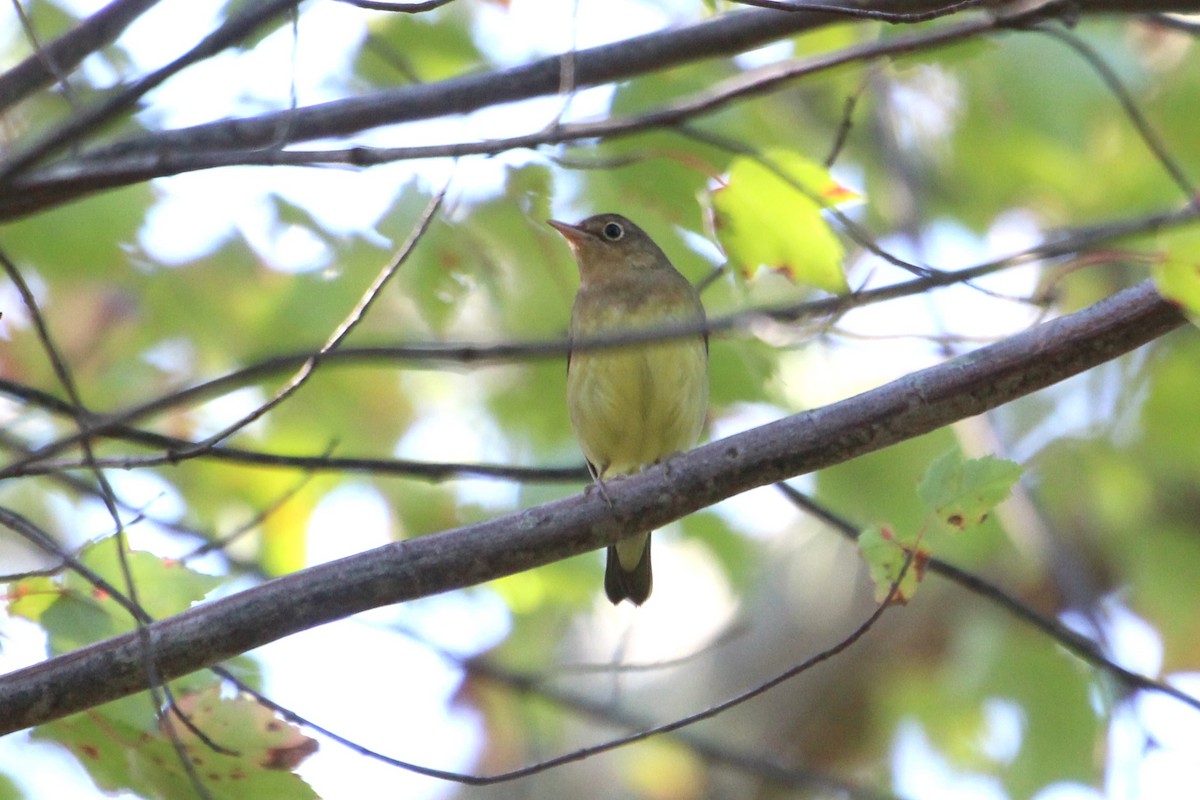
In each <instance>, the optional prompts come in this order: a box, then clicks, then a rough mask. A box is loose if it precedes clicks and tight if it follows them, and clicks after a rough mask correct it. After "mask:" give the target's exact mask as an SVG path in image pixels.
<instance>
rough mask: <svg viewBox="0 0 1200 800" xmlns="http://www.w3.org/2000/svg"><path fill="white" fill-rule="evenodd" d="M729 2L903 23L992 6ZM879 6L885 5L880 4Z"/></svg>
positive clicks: (986, 0)
mask: <svg viewBox="0 0 1200 800" xmlns="http://www.w3.org/2000/svg"><path fill="white" fill-rule="evenodd" d="M730 2H733V3H737V4H738V5H743V6H753V7H755V8H771V9H774V10H776V11H792V12H796V11H820V12H823V13H826V14H836V15H837V16H840V17H845V18H847V19H865V20H873V21H875V22H891V23H906V24H911V23H918V22H928V21H929V20H932V19H937V18H938V17H944V16H947V15H949V14H958V13H961V12H963V11H967V10H969V9H971V8H978V7H981V6H987V5H994V3H993V2H992V0H959V2H956V3H948V4H946V5H944V6H941V7H939V8H930V9H925V10H922V11H887V10H883V9H878V8H869V7H863V6H859V5H842V4H838V3H811V2H809V1H808V0H730ZM883 5H887V4H886V3H884V4H883ZM895 5H896V6H897V7H898V8H903V7H904V5H903V4H900V3H897V4H895Z"/></svg>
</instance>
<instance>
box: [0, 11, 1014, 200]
mask: <svg viewBox="0 0 1200 800" xmlns="http://www.w3.org/2000/svg"><path fill="white" fill-rule="evenodd" d="M999 27H1002V24H1001V23H1000V22H999V21H997V20H994V19H990V18H982V19H979V20H974V21H968V22H965V23H960V24H954V25H946V26H943V27H942V28H939V29H936V30H934V31H931V32H927V33H922V34H914V35H910V36H898V37H894V38H889V39H881V40H878V41H871V42H866V43H863V44H859V45H853V46H851V47H848V48H846V49H844V50H840V51H837V52H834V53H829V54H825V55H821V56H815V57H812V58H804V59H795V60H789V61H786V62H783V63H780V64H772V65H769V66H765V67H760V68H758V69H754V70H749V71H747V72H744V73H742V74H740V75H738V76H736V77H733V78H730V79H728V80H726V81H723V82H720V83H718V84H716V85H714V86H712V87H710V88H709V89H706V90H704V91H702V92H698V93H696V94H694V95H691V96H689V97H686V98H683V99H680V100H676V101H674V102H671V103H667V104H665V105H663V106H661V107H659V108H657V109H654V110H651V111H648V112H645V113H642V114H637V115H633V116H629V117H623V118H618V119H608V120H599V121H594V122H581V123H573V124H567V125H554V126H551V127H543V128H541V129H540V130H537V131H535V132H532V133H527V134H520V135H516V136H510V137H505V138H499V139H485V140H474V141H466V142H450V143H445V144H436V145H414V146H408V147H362V146H357V147H351V148H342V149H330V150H315V149H306V150H282V149H279V148H278V147H264V146H262V145H260V144H258V143H254V144H252V145H251V146H250V147H248V148H236V149H235V148H233V147H228V146H227V147H214V146H201V145H202V144H203V143H197V144H188V143H186V142H181V143H179V144H178V145H177V146H172V145H171V140H167V139H164V141H163V143H162V146H161V147H160V149H150V148H149V147H143V146H137V147H133V146H130V147H122V148H120V149H114V148H103V149H101V150H98V151H92V152H89V153H86V154H83V155H81V156H78V157H75V158H71V159H67V160H64V161H61V162H59V163H57V164H52V165H50V166H48V167H46V168H43V169H41V170H37V171H34V172H30V173H28V174H27V175H24V176H21V177H19V178H17V179H14V180H13V181H12V182H11V185H12V188H13V192H12V193H10V194H9V195H5V196H0V220H2V219H5V218H12V217H18V216H22V215H25V214H29V213H32V212H34V211H37V210H39V209H41V208H45V207H46V206H48V205H54V204H57V203H60V202H64V201H66V200H69V199H71V198H72V197H76V196H78V195H79V194H80V193H87V192H94V191H98V190H101V189H109V188H114V187H117V186H124V185H128V184H131V183H138V182H141V181H145V180H149V179H151V178H156V177H163V176H166V175H177V174H180V173H184V172H192V171H197V170H203V169H212V168H215V167H226V166H283V165H290V166H330V165H344V166H353V167H369V166H377V165H380V164H387V163H393V162H397V161H409V160H419V159H429V158H457V157H461V156H468V155H494V154H496V153H502V152H506V151H509V150H517V149H532V148H537V147H541V146H545V145H554V144H564V143H572V142H579V141H582V140H592V139H598V140H607V139H614V138H618V137H621V136H629V135H632V134H635V133H641V132H643V131H647V130H653V129H658V128H666V127H671V126H675V125H679V124H681V123H684V122H686V121H688V120H692V119H696V118H699V117H702V116H705V115H708V114H712V113H714V112H716V111H719V110H721V109H722V108H724V107H726V106H727V105H729V104H730V103H734V102H738V101H740V100H744V99H748V98H752V97H755V96H758V95H761V94H764V93H766V92H769V91H773V90H775V89H777V88H780V87H782V86H785V85H787V84H788V83H789V82H791V81H795V80H798V79H800V78H804V77H808V76H811V75H814V74H817V73H819V72H823V71H825V70H829V69H833V68H835V67H839V66H844V65H846V64H851V63H855V62H859V61H870V60H874V59H879V58H884V57H888V56H894V55H899V54H903V53H909V52H914V51H923V50H927V49H930V48H934V47H941V46H946V45H950V44H953V43H955V42H959V41H962V40H964V39H968V38H971V37H973V36H977V35H979V34H981V33H983V32H986V31H990V30H995V29H997V28H999ZM589 52H590V51H587V50H583V51H579V52H578V53H576V54H575V58H579V59H582V58H583V57H584V56H585V54H587V53H589ZM556 63H557V62H556ZM499 74H500V73H496V75H499ZM574 77H575V78H576V80H577V82H578V81H579V78H578V76H574ZM456 80H463V81H466V80H468V79H466V78H463V79H456ZM471 80H475V79H474V78H472V79H471ZM453 83H454V81H447V82H443V83H441V84H420V85H418V86H410V87H404V90H408V91H411V92H413V93H418V94H422V95H423V94H427V93H432V92H434V91H435V90H436V91H441V92H443V93H447V92H450V91H451V89H452V88H453V87H452V86H451V85H449V84H453ZM581 85H582V84H581ZM557 86H558V85H557V84H556V89H557ZM439 87H440V88H439ZM394 91H403V90H394ZM338 102H349V101H338ZM380 102H382V100H381V101H380ZM315 108H318V107H317V106H313V107H310V108H308V109H298V110H297V111H296V112H295V114H294V115H293V116H292V117H291V123H290V124H292V126H293V127H292V129H291V130H292V131H293V132H294V133H295V134H296V136H295V137H292V138H293V140H295V141H299V140H302V139H305V138H313V137H314V136H316V135H317V132H316V129H315V128H314V129H312V130H308V129H304V128H303V124H304V122H303V121H304V119H305V118H306V114H307V113H308V112H310V111H312V110H313V109H315ZM373 110H374V111H375V112H376V113H378V108H374V109H373ZM364 113H365V112H364ZM445 113H447V109H445V108H442V107H441V106H438V107H436V108H431V109H428V110H427V111H426V112H425V115H426V116H442V115H444V114H445ZM272 118H274V116H272ZM246 123H247V121H246V120H242V121H240V124H246ZM223 124H227V123H214V125H223ZM279 124H281V125H282V124H283V121H282V120H281V121H280V123H279ZM361 127H369V126H368V125H367V124H366V123H361ZM234 130H236V131H237V132H241V131H242V128H241V127H238V128H236V129H233V130H230V131H229V135H228V136H226V138H227V139H228V138H229V137H230V136H232V135H233V133H234ZM306 130H307V131H308V132H307V133H305V132H304V131H306ZM353 132H355V131H349V133H353ZM276 133H278V131H276ZM160 136H165V134H162V135H160ZM275 143H276V144H280V141H279V137H278V136H276V139H275ZM114 147H115V146H114Z"/></svg>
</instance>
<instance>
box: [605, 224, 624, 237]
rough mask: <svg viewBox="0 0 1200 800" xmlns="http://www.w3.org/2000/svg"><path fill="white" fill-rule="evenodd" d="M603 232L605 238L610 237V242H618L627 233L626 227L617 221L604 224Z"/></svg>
mask: <svg viewBox="0 0 1200 800" xmlns="http://www.w3.org/2000/svg"><path fill="white" fill-rule="evenodd" d="M603 233H604V238H605V239H608V240H609V241H610V242H616V241H619V240H620V239H621V237H622V236H624V235H625V229H624V228H622V227H621V226H620V225H619V224H617V223H616V222H610V223H608V224H607V225H605V226H604V231H603Z"/></svg>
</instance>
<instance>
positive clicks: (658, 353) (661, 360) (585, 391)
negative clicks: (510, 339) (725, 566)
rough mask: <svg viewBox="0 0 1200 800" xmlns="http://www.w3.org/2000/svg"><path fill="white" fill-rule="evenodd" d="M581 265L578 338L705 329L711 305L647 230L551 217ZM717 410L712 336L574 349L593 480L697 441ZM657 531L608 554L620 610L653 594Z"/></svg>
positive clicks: (574, 390) (607, 220) (573, 371)
mask: <svg viewBox="0 0 1200 800" xmlns="http://www.w3.org/2000/svg"><path fill="white" fill-rule="evenodd" d="M549 223H550V225H552V226H553V227H554V228H555V229H556V230H557V231H558V232H559V233H561V234H562V235H563V236H564V237H565V238H566V240H567V243H568V244H569V245H570V246H571V250H572V251H573V252H574V254H575V260H576V262H577V263H578V264H579V277H580V283H579V293H578V294H576V295H575V306H574V308H573V309H572V311H571V339H572V340H575V339H585V338H587V337H591V336H597V335H601V334H605V333H616V332H623V331H635V330H647V329H655V328H660V327H664V326H669V325H673V324H680V323H686V322H696V323H702V322H703V321H704V306H703V305H701V303H700V295H699V294H697V292H696V289H695V288H694V287H693V286H692V285H691V284H690V283H688V280H687V278H685V277H683V275H681V274H680V273H679V272H678V271H677V270H676V269H675V267H674V266H672V265H671V262H670V260H669V259H668V258H667V256H666V254H665V253H663V251H662V250H660V249H659V247H658V245H656V244H655V243H654V242H653V240H651V239H650V237H649V236H647V235H646V234H645V232H644V231H642V229H641V228H639V227H638V226H637V225H634V224H633V223H632V222H630V221H629V220H627V219H625V218H624V217H622V216H620V215H618V214H599V215H597V216H594V217H588V218H587V219H585V220H584V221H583V222H580V223H579V224H577V225H570V224H567V223H565V222H559V221H557V220H550V221H549ZM707 407H708V336H707V335H706V334H697V335H696V336H693V337H688V338H684V339H673V340H671V341H666V342H657V343H653V344H636V345H629V346H628V347H621V348H617V349H606V350H593V351H585V352H579V353H575V352H573V353H571V354H570V355H569V357H568V359H567V409H568V411H569V413H570V416H571V425H572V427H573V428H574V429H575V435H576V437H578V439H579V444H580V446H581V447H582V448H583V454H584V456H586V457H587V460H588V465H589V467H590V468H591V471H592V476H593V477H594V478H595V479H596V481H597V482H598V483H600V484H601V488H603V482H604V480H606V479H608V478H611V477H614V476H619V475H630V474H633V473H635V472H638V471H639V470H641V469H643V468H644V467H647V466H649V465H651V464H657V463H658V462H659V461H661V460H662V459H664V458H666V457H668V456H670V455H672V454H674V453H677V452H679V451H680V450H685V449H687V448H689V447H691V446H692V445H694V444H695V443H696V440H697V439H698V438H699V437H700V431H701V429H702V428H703V427H704V415H705V412H706V410H707ZM652 584H653V578H652V574H651V570H650V531H646V532H645V533H642V534H640V535H638V536H632V537H628V538H625V539H622V540H621V541H620V542H619V543H618V544H616V545H612V546H610V547H609V548H608V566H607V569H606V571H605V574H604V591H605V593H606V594H607V595H608V599H609V600H611V601H612V602H613V603H614V604H617V603H620V602H621V601H622V600H624V599H626V598H628V599H629V600H630V601H632V602H633V603H634V604H635V605H641V604H642V603H644V602H646V598H648V597H649V596H650V589H651V587H652Z"/></svg>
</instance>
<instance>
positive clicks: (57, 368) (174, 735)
mask: <svg viewBox="0 0 1200 800" xmlns="http://www.w3.org/2000/svg"><path fill="white" fill-rule="evenodd" d="M0 266H3V268H4V271H5V273H7V275H8V277H9V280H11V281H12V282H13V284H14V285H15V286H16V287H17V292H18V293H19V294H20V296H21V300H22V302H23V303H24V305H25V310H26V311H27V312H28V313H29V317H30V319H31V320H32V322H33V326H34V330H36V331H37V337H38V341H39V342H41V345H42V349H43V351H45V353H46V357H47V359H48V360H49V361H50V364H51V366H52V368H53V369H54V374H55V377H57V378H58V381H59V383H61V384H62V387H63V389H64V390H65V391H66V393H67V396H68V397H70V398H71V403H72V405H73V406H74V408H75V409H77V411H78V413H77V414H76V416H75V424H76V427H78V428H79V430H80V434H81V437H82V438H81V439H80V448H81V449H82V450H83V458H84V461H85V462H86V463H87V465H88V469H89V470H90V471H91V473H92V475H93V476H95V478H96V484H97V486H98V487H99V490H100V498H101V500H102V501H103V502H104V507H105V509H106V510H107V511H108V514H109V517H110V518H111V519H112V521H113V524H114V525H115V526H116V535H115V536H114V537H113V542H114V544H115V546H116V548H117V563H118V564H119V565H120V569H121V576H122V578H123V580H124V582H125V591H126V594H127V596H128V597H129V602H130V604H131V605H132V606H133V607H134V608H139V609H140V608H141V604H140V603H139V602H138V595H137V583H136V582H135V581H134V579H133V571H132V569H131V568H130V566H129V553H128V543H127V542H126V539H125V528H124V524H123V523H122V521H121V512H120V511H119V510H118V509H117V496H116V493H115V492H114V491H113V489H112V486H111V485H110V484H109V481H108V477H107V476H106V475H105V474H104V470H102V469H101V468H100V467H98V466H96V461H95V458H96V457H95V454H94V453H93V452H92V437H91V436H90V435H89V434H88V433H87V417H88V416H89V415H88V412H87V409H86V407H85V406H84V404H83V400H82V398H81V396H80V394H79V390H78V388H77V387H76V385H75V379H74V378H73V377H72V375H71V370H70V368H69V367H68V366H67V362H66V360H65V359H64V358H63V357H62V354H61V353H60V352H59V350H58V347H57V346H56V345H55V344H54V340H53V338H52V337H51V336H50V329H49V327H48V326H47V325H46V321H45V318H44V317H43V316H42V312H41V308H40V307H39V306H38V303H37V300H36V299H35V298H34V296H33V292H32V291H31V290H30V288H29V285H28V284H27V283H26V282H25V277H24V276H23V275H22V274H21V271H20V270H18V269H17V266H16V264H14V263H13V262H12V261H11V260H10V259H9V258H8V256H7V255H6V254H5V253H4V252H3V251H0ZM56 555H59V556H60V557H63V556H65V554H62V553H56ZM64 561H66V559H65V558H64ZM66 563H67V564H68V566H71V568H72V569H74V566H75V563H78V562H75V563H72V562H71V561H67V562H66ZM132 616H133V619H134V623H135V626H136V630H135V633H136V634H137V640H138V645H139V649H140V656H141V666H142V671H143V673H144V674H145V677H146V681H147V685H148V688H149V694H150V698H149V699H150V702H151V704H152V706H153V709H154V714H155V716H156V717H158V721H159V724H161V725H162V726H163V729H164V730H165V731H166V732H167V737H168V738H169V739H170V741H171V745H172V747H173V748H174V750H175V755H176V758H177V759H178V761H179V763H180V766H182V767H183V771H184V774H185V775H187V778H188V782H189V783H191V785H192V788H194V789H195V790H196V793H197V794H198V795H199V796H200V797H202V798H211V796H212V795H211V794H210V792H209V791H208V789H207V788H206V787H205V785H204V782H203V781H202V780H201V779H200V776H199V774H197V772H196V765H195V764H194V763H193V762H192V759H191V758H190V757H189V756H188V754H187V752H186V751H185V750H184V747H183V742H182V741H180V739H179V733H178V731H176V730H175V724H174V719H173V717H172V716H171V715H170V714H167V713H165V712H164V711H163V700H162V697H161V696H160V695H165V696H166V699H167V704H168V707H171V706H173V705H174V697H173V696H172V695H171V692H170V689H169V688H168V687H167V686H166V685H165V684H166V682H165V681H164V680H163V679H162V676H161V675H160V674H159V672H158V665H157V664H156V663H155V660H154V650H153V647H152V645H151V642H150V637H149V634H148V633H147V632H146V621H145V619H144V612H143V614H133V615H132ZM180 716H181V717H182V716H183V714H182V713H181V714H180ZM189 727H190V722H189ZM197 733H199V731H197ZM205 738H206V737H205Z"/></svg>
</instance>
